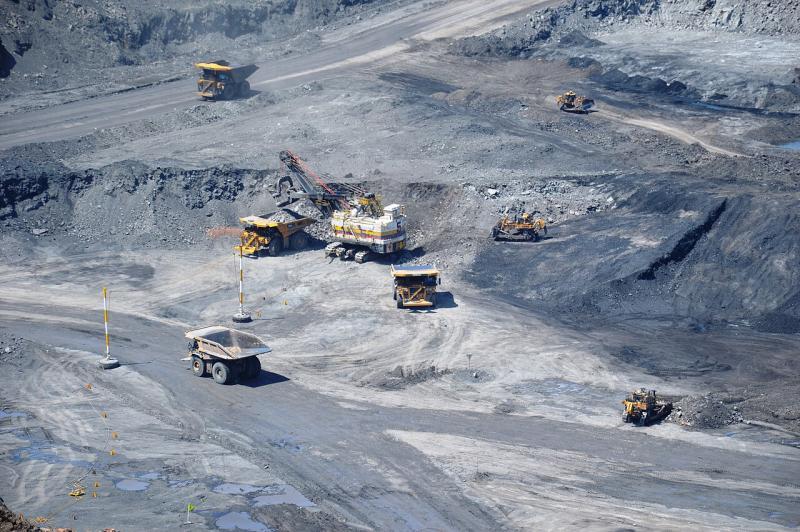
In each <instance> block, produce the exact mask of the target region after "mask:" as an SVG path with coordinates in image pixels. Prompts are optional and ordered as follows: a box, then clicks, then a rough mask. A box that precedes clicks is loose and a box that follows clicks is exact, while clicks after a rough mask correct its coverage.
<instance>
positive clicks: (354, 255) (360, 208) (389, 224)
mask: <svg viewBox="0 0 800 532" xmlns="http://www.w3.org/2000/svg"><path fill="white" fill-rule="evenodd" d="M331 226H332V228H333V240H334V242H332V243H330V244H328V245H327V246H326V247H325V256H326V257H339V258H340V259H342V260H350V259H354V260H355V261H356V262H359V263H362V262H367V261H368V260H372V259H374V258H375V257H376V256H380V255H384V256H386V255H391V254H393V253H396V252H398V251H401V250H403V249H405V247H406V215H405V209H404V207H403V206H402V205H398V204H396V203H393V204H391V205H388V206H386V207H381V206H380V202H379V201H378V200H377V198H375V197H374V196H372V197H364V198H359V200H357V201H356V202H355V206H354V207H353V208H351V209H349V210H338V211H334V213H333V215H332V216H331Z"/></svg>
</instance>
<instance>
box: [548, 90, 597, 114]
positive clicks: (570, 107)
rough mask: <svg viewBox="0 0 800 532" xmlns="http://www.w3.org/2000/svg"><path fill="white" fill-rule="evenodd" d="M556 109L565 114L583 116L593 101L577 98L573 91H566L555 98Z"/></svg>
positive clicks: (582, 97)
mask: <svg viewBox="0 0 800 532" xmlns="http://www.w3.org/2000/svg"><path fill="white" fill-rule="evenodd" d="M556 103H558V108H559V109H561V110H562V111H564V112H567V113H578V114H585V113H588V112H589V109H591V108H592V107H593V106H594V100H592V99H591V98H587V97H586V96H578V95H577V94H575V92H574V91H567V92H565V93H564V94H561V95H560V96H556Z"/></svg>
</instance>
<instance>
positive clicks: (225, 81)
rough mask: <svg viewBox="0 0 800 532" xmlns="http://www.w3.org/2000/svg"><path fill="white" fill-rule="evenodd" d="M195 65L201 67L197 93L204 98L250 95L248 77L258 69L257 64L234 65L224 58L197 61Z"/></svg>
mask: <svg viewBox="0 0 800 532" xmlns="http://www.w3.org/2000/svg"><path fill="white" fill-rule="evenodd" d="M194 66H195V68H198V69H200V77H199V78H198V80H197V95H198V96H200V97H201V98H202V99H204V100H230V99H232V98H236V97H239V96H247V95H249V94H250V82H249V81H247V78H249V77H250V76H251V75H252V74H253V72H255V71H256V70H258V67H257V66H256V65H243V66H234V65H231V64H230V63H228V62H227V61H222V60H217V61H209V62H207V63H195V65H194Z"/></svg>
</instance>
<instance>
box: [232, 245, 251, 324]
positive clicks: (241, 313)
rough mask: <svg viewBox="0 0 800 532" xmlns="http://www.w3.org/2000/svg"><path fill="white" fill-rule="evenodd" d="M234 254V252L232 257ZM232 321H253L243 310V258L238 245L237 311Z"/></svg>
mask: <svg viewBox="0 0 800 532" xmlns="http://www.w3.org/2000/svg"><path fill="white" fill-rule="evenodd" d="M235 256H236V255H235V254H234V257H235ZM233 321H234V322H235V323H247V322H250V321H253V318H252V317H251V316H250V314H248V313H246V312H245V311H244V259H243V253H242V248H241V247H239V312H238V313H236V314H234V315H233Z"/></svg>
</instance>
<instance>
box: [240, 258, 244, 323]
mask: <svg viewBox="0 0 800 532" xmlns="http://www.w3.org/2000/svg"><path fill="white" fill-rule="evenodd" d="M239 314H242V315H243V314H244V261H243V260H242V248H241V247H239Z"/></svg>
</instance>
